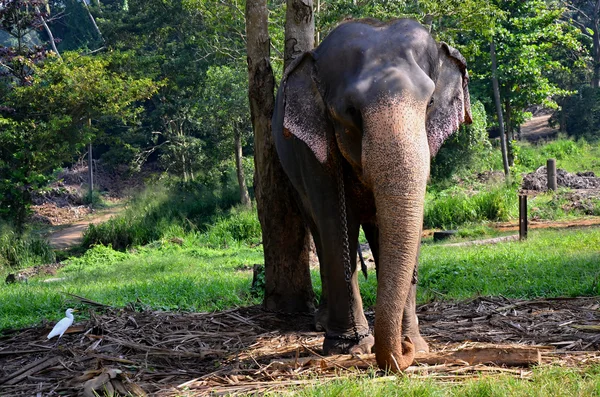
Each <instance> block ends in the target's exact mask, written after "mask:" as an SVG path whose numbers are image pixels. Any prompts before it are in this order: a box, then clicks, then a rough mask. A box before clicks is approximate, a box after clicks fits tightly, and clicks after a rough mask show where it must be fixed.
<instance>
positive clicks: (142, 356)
mask: <svg viewBox="0 0 600 397" xmlns="http://www.w3.org/2000/svg"><path fill="white" fill-rule="evenodd" d="M599 308H600V298H571V299H539V300H534V301H521V300H508V299H504V298H486V297H479V298H476V299H472V300H469V301H466V302H460V303H456V302H434V303H430V304H427V305H423V306H420V307H419V308H418V312H419V318H420V324H421V330H422V332H423V334H424V336H425V337H426V339H427V340H428V341H429V342H430V344H431V347H432V350H434V351H447V350H452V349H458V348H461V347H465V346H472V345H474V342H477V343H493V344H501V345H507V344H519V345H536V346H537V345H542V346H544V347H543V348H540V349H541V350H540V351H541V354H542V362H543V363H556V364H562V365H587V364H592V363H596V364H597V363H599V362H600V354H599V353H598V352H597V349H598V348H599V347H600V331H599V326H598V325H597V324H598V321H599V320H600V311H599ZM130 309H133V308H128V309H123V310H116V309H106V310H104V311H103V313H98V312H93V311H90V315H91V319H90V320H87V321H76V323H75V326H74V327H73V328H72V329H71V330H70V331H71V332H70V333H69V334H68V335H65V336H64V337H63V340H62V341H61V345H60V347H58V348H53V347H52V344H53V341H52V342H50V343H49V342H47V341H46V339H45V336H46V335H47V333H48V332H49V330H50V329H51V327H50V324H49V325H48V326H46V327H36V328H28V329H24V330H19V331H14V332H9V333H8V334H5V336H3V337H0V395H7V396H8V395H10V396H25V395H32V394H33V393H34V392H40V393H43V395H44V396H54V395H59V393H60V395H90V396H91V395H93V394H91V393H92V392H91V389H92V388H96V390H101V389H102V388H103V387H106V388H109V389H110V388H112V389H114V390H116V391H117V392H120V394H121V395H125V393H127V392H128V393H131V394H132V395H144V393H148V394H150V395H160V396H173V395H195V396H203V395H211V393H215V392H216V393H219V394H226V393H234V392H247V393H251V392H259V393H260V392H263V391H266V390H276V389H278V388H284V387H289V386H292V385H302V384H307V383H317V382H324V381H327V380H328V379H332V378H338V379H339V377H341V376H350V377H361V376H367V375H368V374H369V371H366V370H356V369H350V370H348V369H343V368H336V367H328V368H326V366H322V365H321V366H313V367H305V366H301V365H298V364H297V360H298V359H301V358H302V357H306V356H313V357H315V358H318V357H319V355H320V354H321V343H322V338H323V333H320V332H314V331H312V325H311V324H312V318H311V316H299V315H294V316H289V315H283V314H275V313H269V312H264V311H263V310H261V309H260V308H259V307H249V308H240V309H234V310H229V311H224V312H219V313H167V312H152V311H144V312H139V311H133V310H130ZM139 309H140V308H138V310H139ZM97 310H101V309H97ZM367 317H368V318H369V321H370V323H371V324H373V317H374V315H373V313H372V312H370V313H368V314H367ZM286 359H288V361H285V360H286ZM289 359H291V360H289ZM295 361H296V365H294V362H295ZM321 363H322V362H321ZM27 368H29V370H27ZM482 371H483V372H486V371H487V372H488V373H499V372H503V373H507V372H508V373H514V374H516V375H517V376H519V377H527V376H528V375H529V374H530V372H529V371H528V370H526V369H517V370H514V369H507V368H500V367H494V366H492V367H490V366H489V365H488V366H469V365H468V364H466V363H464V364H451V365H450V364H449V365H438V366H435V367H431V366H412V367H409V369H408V370H407V373H408V374H409V376H416V377H419V376H421V375H424V374H427V376H428V377H429V378H436V377H437V378H444V377H450V378H449V379H451V380H452V379H459V378H462V377H469V376H473V373H475V372H482ZM370 373H371V376H372V371H371V372H370ZM86 388H87V391H86ZM86 393H87V394H86Z"/></svg>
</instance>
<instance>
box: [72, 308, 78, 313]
mask: <svg viewBox="0 0 600 397" xmlns="http://www.w3.org/2000/svg"><path fill="white" fill-rule="evenodd" d="M78 311H79V310H75V309H73V310H71V312H72V313H75V312H78Z"/></svg>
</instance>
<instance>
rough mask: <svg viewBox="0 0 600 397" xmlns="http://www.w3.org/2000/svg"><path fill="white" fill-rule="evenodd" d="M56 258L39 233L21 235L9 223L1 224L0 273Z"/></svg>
mask: <svg viewBox="0 0 600 397" xmlns="http://www.w3.org/2000/svg"><path fill="white" fill-rule="evenodd" d="M54 260H55V255H54V251H53V250H52V248H51V247H50V245H48V242H47V241H46V240H44V239H42V238H41V237H40V236H39V235H37V234H35V233H32V232H27V233H25V234H24V235H22V236H19V235H18V234H17V233H16V232H15V231H14V230H13V229H12V228H11V227H9V226H8V225H4V224H0V274H3V273H6V272H9V271H14V270H18V269H21V268H24V267H28V266H35V265H39V264H42V263H52V262H54Z"/></svg>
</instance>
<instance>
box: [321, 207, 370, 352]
mask: <svg viewBox="0 0 600 397" xmlns="http://www.w3.org/2000/svg"><path fill="white" fill-rule="evenodd" d="M358 227H359V225H358V222H356V221H355V220H354V219H352V217H351V216H349V217H348V235H347V240H348V241H347V244H346V243H345V242H344V241H343V240H344V239H345V238H346V236H344V235H343V234H344V233H343V232H342V233H340V230H336V231H334V232H332V233H327V234H322V235H323V239H322V244H323V247H327V249H324V252H323V261H322V262H321V266H322V267H323V269H322V271H323V274H324V278H325V279H326V280H327V326H326V334H325V341H324V342H323V352H324V353H325V354H328V355H329V354H345V353H361V354H362V353H370V352H371V348H372V347H373V344H374V342H375V339H374V338H373V336H372V335H371V334H370V332H369V325H368V323H367V319H366V318H365V315H364V312H363V308H362V299H361V297H360V290H359V287H358V277H357V274H358V269H357V266H356V252H357V251H356V250H357V245H358ZM344 247H347V248H348V249H347V250H345V249H344ZM348 266H349V268H348V269H346V267H348ZM347 272H349V273H348V274H347ZM348 277H349V278H350V282H349V283H348V282H347V280H346V279H347V278H348Z"/></svg>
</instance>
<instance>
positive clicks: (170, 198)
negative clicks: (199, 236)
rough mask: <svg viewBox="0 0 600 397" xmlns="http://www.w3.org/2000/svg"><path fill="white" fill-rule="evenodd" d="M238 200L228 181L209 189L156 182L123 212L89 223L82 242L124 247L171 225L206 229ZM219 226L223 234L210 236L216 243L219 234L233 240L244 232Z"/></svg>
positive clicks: (158, 234)
mask: <svg viewBox="0 0 600 397" xmlns="http://www.w3.org/2000/svg"><path fill="white" fill-rule="evenodd" d="M238 200H239V198H238V194H237V191H236V189H235V187H233V188H232V187H231V184H229V185H223V186H221V187H218V188H214V189H211V188H209V187H207V186H205V185H202V184H200V183H199V182H177V181H172V182H168V181H166V182H159V183H156V184H154V185H151V186H149V187H148V188H146V190H145V191H144V192H142V193H141V194H139V195H136V197H135V198H134V199H133V200H132V201H131V202H130V203H129V204H128V207H127V208H126V210H125V212H124V213H123V214H121V215H119V216H118V217H115V218H112V219H110V220H109V221H107V222H105V223H102V224H99V225H90V226H89V227H88V229H87V230H86V231H85V233H84V237H83V246H84V247H86V248H87V247H91V246H92V245H96V244H103V245H111V246H112V247H113V248H114V249H118V250H124V249H126V248H128V247H132V246H138V245H144V244H148V243H150V242H152V241H156V240H159V239H161V238H163V237H164V236H165V235H166V234H167V233H168V232H169V231H171V230H172V228H173V227H179V228H181V230H183V231H185V232H190V231H205V230H206V229H207V228H208V225H209V224H211V223H212V222H213V221H214V220H215V219H216V218H217V217H218V215H219V213H220V212H221V211H223V210H227V209H229V208H231V207H232V206H233V205H235V204H236V203H237V202H238ZM240 224H243V221H241V222H240ZM221 230H223V234H222V235H221V236H219V237H215V240H213V241H214V242H215V244H217V245H219V244H221V243H222V242H223V239H222V238H221V239H220V240H219V238H220V237H223V238H225V241H227V238H228V237H231V238H233V239H234V240H235V239H236V238H237V237H239V236H241V235H242V234H243V233H242V232H238V233H237V234H236V231H235V230H234V229H228V228H227V227H225V226H223V228H222V229H221ZM227 233H229V234H227ZM234 236H235V237H234Z"/></svg>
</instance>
